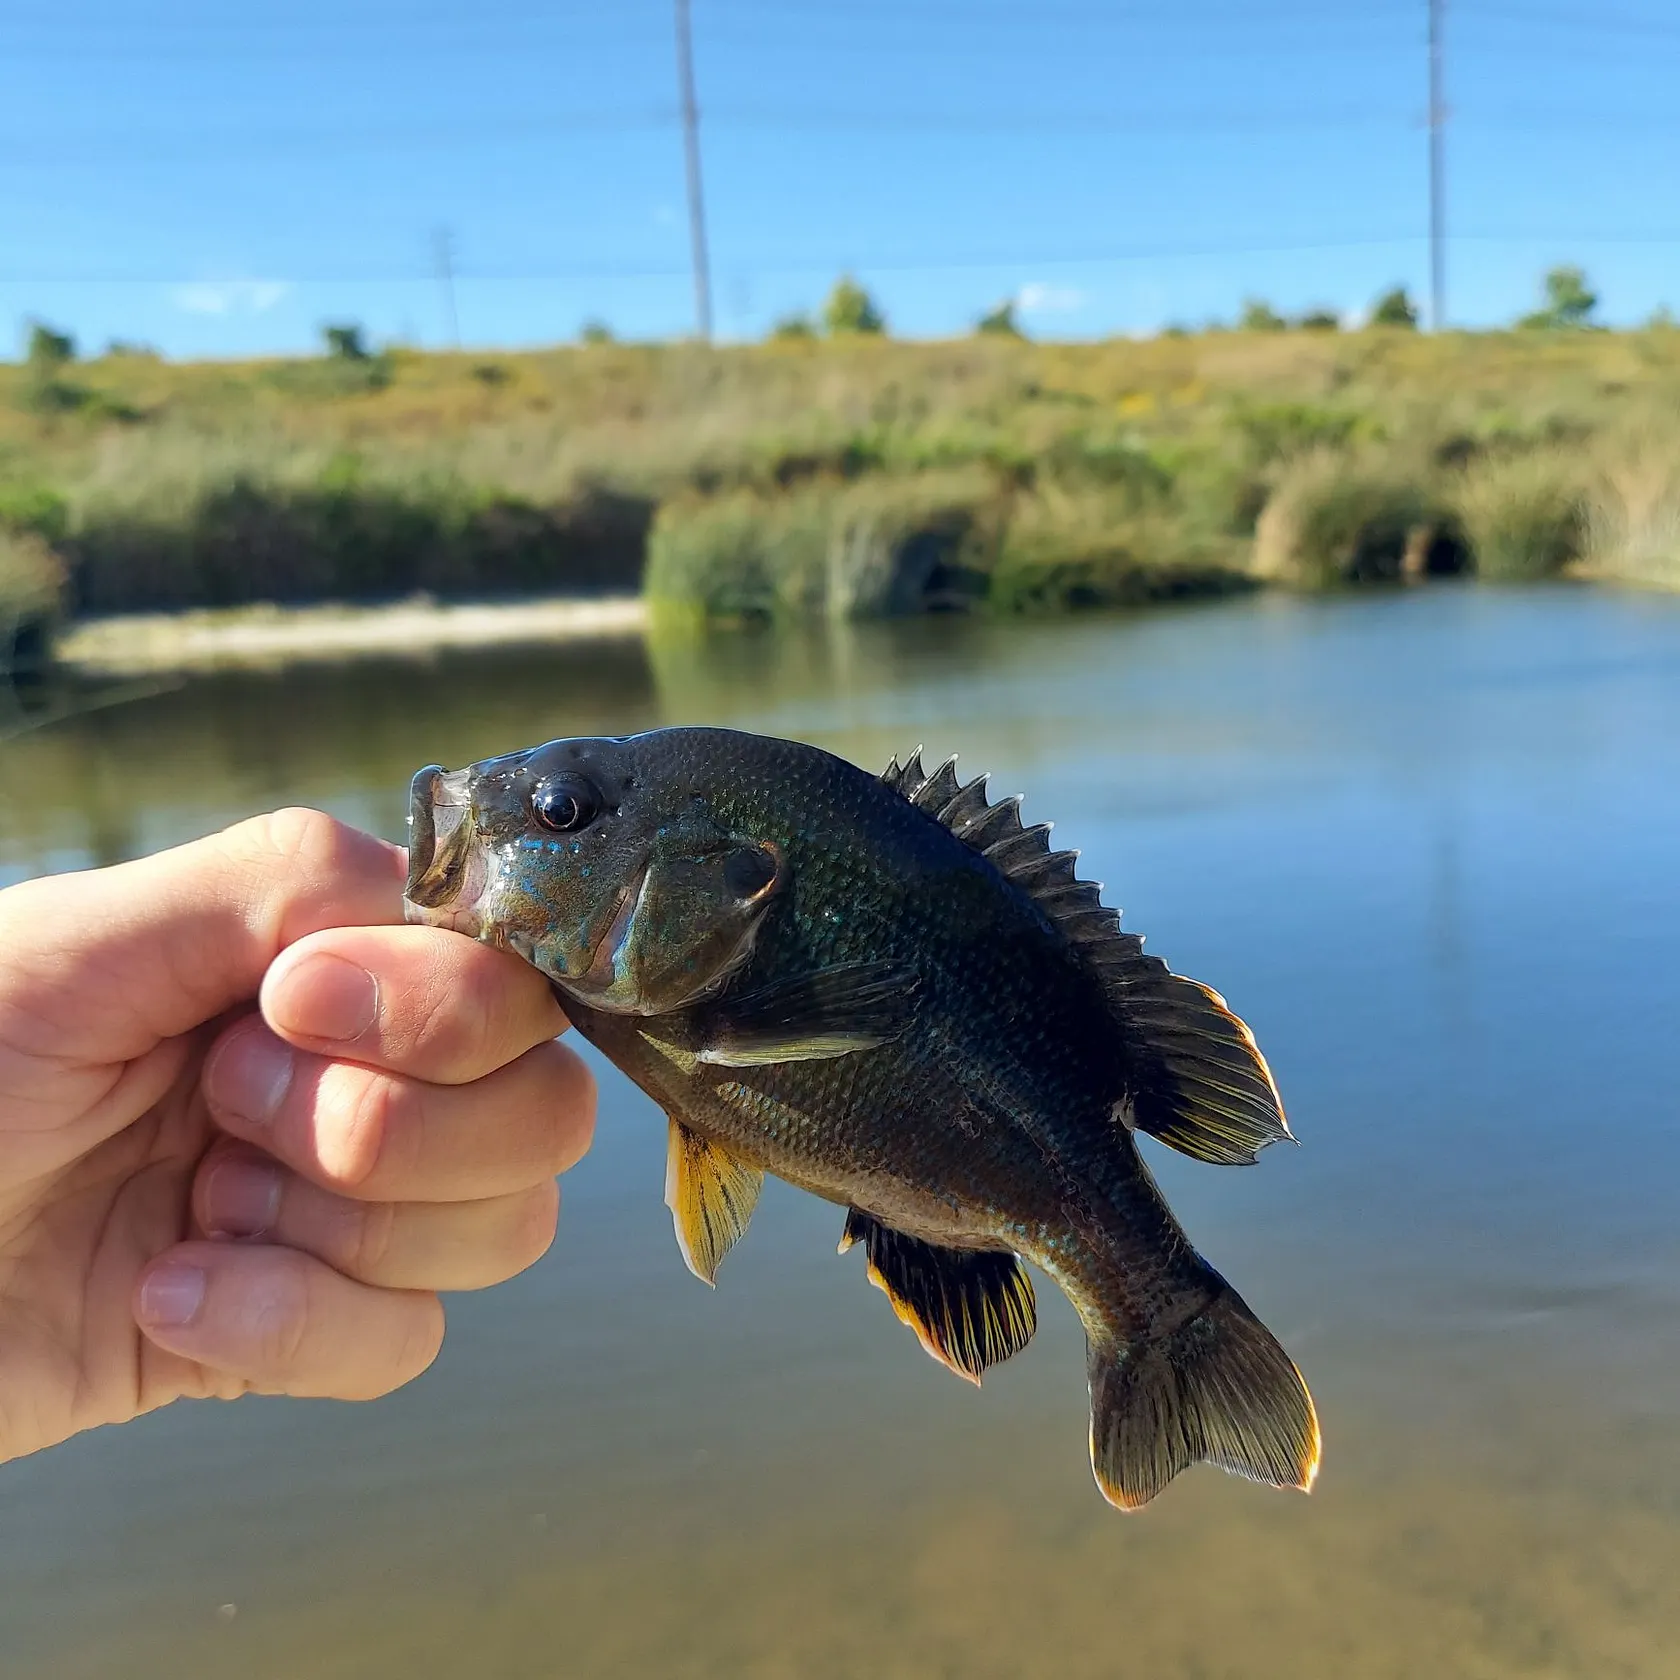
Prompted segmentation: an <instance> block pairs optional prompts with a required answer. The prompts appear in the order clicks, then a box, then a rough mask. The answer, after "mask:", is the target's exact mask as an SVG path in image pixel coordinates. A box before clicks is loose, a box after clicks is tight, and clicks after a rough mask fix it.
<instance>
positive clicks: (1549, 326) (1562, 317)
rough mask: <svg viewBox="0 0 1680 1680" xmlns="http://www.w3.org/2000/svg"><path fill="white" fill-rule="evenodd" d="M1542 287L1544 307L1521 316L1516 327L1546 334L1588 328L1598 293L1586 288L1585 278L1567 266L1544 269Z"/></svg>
mask: <svg viewBox="0 0 1680 1680" xmlns="http://www.w3.org/2000/svg"><path fill="white" fill-rule="evenodd" d="M1542 284H1543V286H1544V289H1545V293H1546V303H1545V307H1544V308H1541V309H1537V310H1535V311H1534V313H1533V314H1532V315H1525V316H1523V318H1522V319H1521V320H1520V321H1519V322H1518V323H1517V325H1518V326H1519V327H1529V328H1537V329H1539V330H1541V331H1548V332H1550V331H1559V330H1570V329H1578V328H1581V327H1590V326H1591V325H1592V312H1593V311H1594V310H1595V309H1597V308H1598V293H1597V292H1595V291H1592V290H1591V289H1590V288H1589V287H1588V285H1587V277H1586V275H1585V274H1584V273H1583V272H1582V271H1581V270H1580V269H1578V268H1575V267H1573V266H1572V265H1570V264H1567V263H1566V264H1563V265H1562V266H1560V267H1558V268H1552V269H1548V270H1547V271H1546V278H1545V280H1544V281H1543V282H1542Z"/></svg>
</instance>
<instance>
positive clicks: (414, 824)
mask: <svg viewBox="0 0 1680 1680" xmlns="http://www.w3.org/2000/svg"><path fill="white" fill-rule="evenodd" d="M470 775H471V772H470V771H466V770H455V771H447V770H444V769H442V768H440V767H439V766H438V765H436V764H428V765H427V766H426V768H425V769H423V770H421V771H418V772H417V773H416V775H415V777H414V779H413V781H412V782H410V783H409V795H408V801H409V802H408V835H409V837H408V880H407V881H406V883H405V884H404V886H403V897H404V899H405V900H406V901H407V909H414V910H420V911H437V910H441V909H443V907H445V906H450V907H451V910H450V914H451V915H454V916H459V915H461V914H464V913H468V912H470V911H472V910H473V909H474V908H475V907H476V902H477V899H478V896H479V895H480V893H481V892H482V891H483V888H484V875H485V870H484V866H483V860H482V858H479V857H477V853H478V851H479V849H480V848H478V847H476V846H474V845H473V837H474V824H473V821H472V816H473V809H472V794H471V791H470V788H469V778H470ZM475 864H476V867H475ZM405 914H406V909H405ZM410 919H411V920H428V921H429V920H432V919H433V918H431V917H429V916H419V917H410Z"/></svg>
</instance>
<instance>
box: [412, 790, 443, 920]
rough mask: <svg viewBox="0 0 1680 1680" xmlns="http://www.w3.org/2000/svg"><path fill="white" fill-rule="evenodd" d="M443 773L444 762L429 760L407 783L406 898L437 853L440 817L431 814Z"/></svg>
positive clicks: (429, 866) (416, 885)
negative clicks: (436, 762)
mask: <svg viewBox="0 0 1680 1680" xmlns="http://www.w3.org/2000/svg"><path fill="white" fill-rule="evenodd" d="M442 777H443V766H442V765H441V764H428V765H427V766H426V768H425V769H424V770H416V771H415V772H414V778H413V780H412V781H410V782H409V784H408V880H407V881H406V882H405V883H404V885H403V897H404V898H410V897H412V896H413V894H414V892H415V889H416V888H417V887H418V886H419V885H420V881H421V878H422V877H423V876H424V875H425V873H426V871H427V870H428V869H430V868H431V867H432V859H433V858H434V857H435V856H436V855H437V821H436V819H435V818H434V817H433V815H432V803H433V799H434V797H435V791H436V788H437V784H438V782H439V781H440V780H441V779H442Z"/></svg>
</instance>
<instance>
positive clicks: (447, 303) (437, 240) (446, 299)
mask: <svg viewBox="0 0 1680 1680" xmlns="http://www.w3.org/2000/svg"><path fill="white" fill-rule="evenodd" d="M433 250H434V253H435V255H436V257H437V269H438V283H439V285H440V286H441V287H442V288H443V314H444V319H445V320H446V321H448V323H449V342H450V344H451V345H452V346H453V347H454V348H455V349H457V350H459V349H460V348H461V317H460V315H459V314H457V313H456V309H455V238H454V235H453V234H452V233H451V232H450V231H449V229H448V228H439V229H438V230H437V232H436V234H434V235H433Z"/></svg>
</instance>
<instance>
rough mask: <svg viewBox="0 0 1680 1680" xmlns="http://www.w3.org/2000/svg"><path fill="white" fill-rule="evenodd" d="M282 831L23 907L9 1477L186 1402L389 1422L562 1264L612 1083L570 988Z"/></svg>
mask: <svg viewBox="0 0 1680 1680" xmlns="http://www.w3.org/2000/svg"><path fill="white" fill-rule="evenodd" d="M402 881H403V858H402V854H401V852H400V851H399V850H398V849H397V848H396V847H393V846H389V845H387V844H385V843H384V842H383V841H379V840H375V839H373V838H372V837H371V836H369V835H366V834H362V833H359V832H358V831H356V830H355V829H352V828H348V827H346V826H344V825H343V824H340V823H337V822H334V821H333V820H332V819H331V818H328V817H325V816H323V815H321V814H320V813H318V812H311V811H281V812H276V813H273V814H272V815H269V816H265V817H258V818H255V819H253V820H252V821H250V822H246V823H241V824H240V825H238V826H237V827H234V828H231V829H228V830H226V831H225V832H223V833H221V834H217V835H213V836H211V837H210V838H208V839H205V840H201V841H196V842H194V843H192V844H191V845H187V846H182V847H178V848H176V849H174V850H172V851H167V852H162V853H159V854H158V855H156V856H154V857H150V858H144V859H141V860H139V861H137V862H134V863H128V864H122V865H119V866H117V867H115V868H111V869H103V870H97V871H89V872H86V873H81V874H73V875H62V876H49V877H45V878H42V879H40V880H35V881H27V882H24V883H23V884H22V885H19V886H16V887H11V888H9V889H7V890H6V891H5V892H0V1462H3V1461H5V1460H7V1459H11V1458H17V1457H20V1456H22V1455H23V1454H25V1453H31V1452H36V1451H38V1450H40V1449H41V1448H44V1447H48V1446H52V1445H54V1444H55V1443H57V1442H60V1441H63V1440H65V1439H67V1438H68V1437H70V1436H72V1435H74V1434H76V1433H78V1432H79V1431H81V1430H84V1429H91V1428H94V1427H96V1426H98V1425H100V1424H109V1423H122V1422H126V1421H128V1420H130V1419H132V1418H135V1417H138V1416H140V1415H141V1414H142V1413H145V1412H150V1411H153V1410H155V1409H156V1408H157V1407H159V1406H164V1405H167V1404H169V1402H170V1401H172V1400H178V1399H183V1398H208V1397H214V1398H219V1399H234V1398H237V1397H238V1396H239V1395H242V1394H250V1393H262V1394H292V1395H324V1396H334V1397H337V1398H339V1399H345V1400H367V1399H373V1398H375V1397H376V1396H378V1395H381V1394H385V1393H388V1392H389V1391H390V1390H391V1389H394V1388H397V1387H399V1386H400V1385H401V1384H403V1383H406V1382H408V1381H410V1380H412V1379H413V1378H415V1377H417V1376H419V1375H420V1373H421V1372H423V1371H424V1370H425V1369H426V1368H427V1366H429V1365H430V1364H431V1362H432V1361H433V1359H434V1358H436V1356H437V1353H438V1350H439V1346H440V1344H441V1342H442V1338H443V1308H442V1305H441V1304H440V1302H439V1299H438V1297H439V1293H440V1292H447V1291H451V1290H459V1289H477V1288H482V1287H485V1286H487V1285H490V1284H494V1283H498V1282H500V1281H502V1280H503V1279H505V1278H508V1277H511V1276H513V1275H514V1274H515V1273H517V1272H519V1271H522V1270H523V1269H524V1268H525V1267H527V1266H529V1265H530V1264H531V1263H532V1262H533V1261H535V1260H536V1259H537V1258H538V1257H539V1256H541V1255H542V1254H543V1253H544V1252H545V1251H546V1250H547V1248H548V1246H549V1244H550V1242H551V1241H552V1239H553V1236H554V1229H555V1220H556V1217H557V1213H558V1208H559V1193H558V1189H557V1186H556V1182H555V1180H556V1176H557V1175H558V1174H559V1173H561V1172H564V1171H565V1170H566V1169H567V1168H568V1167H570V1166H571V1165H573V1164H574V1163H575V1162H576V1161H577V1160H578V1159H579V1157H580V1156H582V1154H583V1153H584V1151H585V1150H586V1149H587V1148H588V1146H589V1140H590V1135H591V1131H592V1128H593V1124H594V1108H595V1097H594V1087H593V1084H592V1082H591V1080H590V1076H589V1073H588V1070H587V1069H586V1068H585V1067H584V1065H583V1063H582V1062H581V1061H580V1060H579V1058H578V1057H577V1056H576V1055H575V1054H574V1053H573V1052H572V1051H571V1050H570V1049H568V1048H567V1047H566V1046H564V1045H562V1044H559V1043H556V1042H555V1038H556V1035H557V1034H559V1033H561V1032H562V1031H563V1030H564V1029H565V1025H566V1022H565V1018H564V1017H563V1016H562V1014H561V1012H560V1009H559V1007H558V1005H557V1004H556V1003H555V1001H554V998H553V995H552V993H551V991H550V990H549V987H548V983H547V982H546V981H545V980H544V979H543V978H542V976H541V975H539V974H538V973H537V972H536V971H535V970H534V969H532V968H530V967H528V966H527V965H526V964H524V963H522V962H520V961H519V960H518V959H517V958H514V957H511V956H508V955H507V954H505V953H502V952H497V951H493V950H491V949H489V948H488V947H486V946H483V945H478V944H475V943H474V942H472V941H471V940H468V939H466V938H464V937H462V936H461V935H459V934H454V933H449V932H445V931H442V930H440V929H436V928H423V927H406V926H403V925H401V922H402V904H401V893H402Z"/></svg>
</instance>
